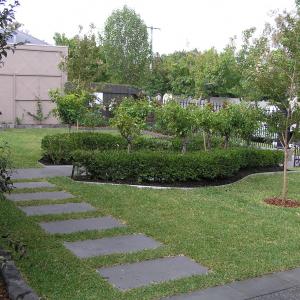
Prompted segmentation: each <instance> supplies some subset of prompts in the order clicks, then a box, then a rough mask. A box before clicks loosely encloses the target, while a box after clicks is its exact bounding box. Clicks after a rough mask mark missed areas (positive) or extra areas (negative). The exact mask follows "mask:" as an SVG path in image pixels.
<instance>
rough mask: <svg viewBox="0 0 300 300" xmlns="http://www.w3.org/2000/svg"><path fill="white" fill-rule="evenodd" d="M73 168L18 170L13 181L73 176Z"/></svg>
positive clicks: (68, 166)
mask: <svg viewBox="0 0 300 300" xmlns="http://www.w3.org/2000/svg"><path fill="white" fill-rule="evenodd" d="M71 173H72V166H70V165H66V166H45V167H43V168H31V169H17V170H15V171H14V172H13V174H12V179H25V178H46V177H56V176H71Z"/></svg>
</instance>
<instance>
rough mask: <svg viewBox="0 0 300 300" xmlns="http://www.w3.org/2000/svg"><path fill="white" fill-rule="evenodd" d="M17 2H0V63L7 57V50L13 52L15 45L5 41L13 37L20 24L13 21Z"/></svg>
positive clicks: (0, 0)
mask: <svg viewBox="0 0 300 300" xmlns="http://www.w3.org/2000/svg"><path fill="white" fill-rule="evenodd" d="M19 5H20V4H19V1H18V0H14V1H12V3H7V0H0V63H1V62H2V60H3V58H4V57H7V52H8V51H9V50H12V51H14V49H15V46H16V45H9V44H8V43H7V41H8V40H9V39H10V38H12V37H13V35H14V32H15V31H16V30H17V29H18V28H19V26H20V24H19V23H17V22H16V21H15V8H16V7H17V6H19Z"/></svg>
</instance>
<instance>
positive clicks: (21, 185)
mask: <svg viewBox="0 0 300 300" xmlns="http://www.w3.org/2000/svg"><path fill="white" fill-rule="evenodd" d="M52 187H55V185H54V184H52V183H50V182H47V181H37V182H16V183H14V188H16V189H34V188H52Z"/></svg>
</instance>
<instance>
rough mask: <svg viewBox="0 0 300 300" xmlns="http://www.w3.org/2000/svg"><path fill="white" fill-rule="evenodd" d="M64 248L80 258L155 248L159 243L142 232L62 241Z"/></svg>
mask: <svg viewBox="0 0 300 300" xmlns="http://www.w3.org/2000/svg"><path fill="white" fill-rule="evenodd" d="M64 245H65V247H66V248H68V249H69V250H70V251H72V252H73V253H74V254H75V255H76V256H78V257H80V258H86V257H91V256H100V255H109V254H116V253H131V252H137V251H141V250H144V249H155V248H157V247H159V246H160V245H161V244H160V243H158V242H156V241H154V240H153V239H151V238H149V237H147V236H145V235H143V234H131V235H121V236H116V237H109V238H102V239H97V240H85V241H78V242H64Z"/></svg>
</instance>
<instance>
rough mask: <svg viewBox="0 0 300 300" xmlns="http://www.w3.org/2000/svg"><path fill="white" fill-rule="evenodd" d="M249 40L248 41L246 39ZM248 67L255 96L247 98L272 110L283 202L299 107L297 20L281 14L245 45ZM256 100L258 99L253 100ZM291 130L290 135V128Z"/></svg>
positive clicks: (250, 94) (296, 16)
mask: <svg viewBox="0 0 300 300" xmlns="http://www.w3.org/2000/svg"><path fill="white" fill-rule="evenodd" d="M248 40H249V39H248ZM244 48H245V49H246V51H245V58H244V59H245V61H246V62H247V60H248V63H247V66H248V71H247V72H246V74H247V78H246V81H247V82H252V88H254V91H255V93H254V94H253V92H252V91H251V88H249V89H248V97H249V98H250V99H251V98H253V97H254V96H255V97H257V98H258V100H260V99H265V100H268V101H269V102H270V103H271V104H273V105H274V106H275V108H276V109H275V111H274V112H273V113H268V114H266V121H267V123H268V125H269V129H270V130H271V131H274V132H276V133H278V136H279V139H280V141H281V143H282V145H283V147H284V154H285V159H284V172H283V187H282V198H283V199H286V198H287V195H288V176H287V164H288V151H289V144H290V143H292V142H293V140H294V139H295V137H296V136H297V135H298V134H299V124H300V107H299V102H298V98H299V95H300V16H299V10H298V11H297V12H296V13H288V12H283V13H282V14H279V15H278V16H277V17H276V19H275V25H274V26H270V25H269V24H267V25H266V27H265V30H264V33H263V34H262V36H260V37H259V38H257V39H253V41H252V43H248V45H244ZM256 100H257V99H256ZM292 127H294V130H293V131H292V132H290V130H291V128H292Z"/></svg>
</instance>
